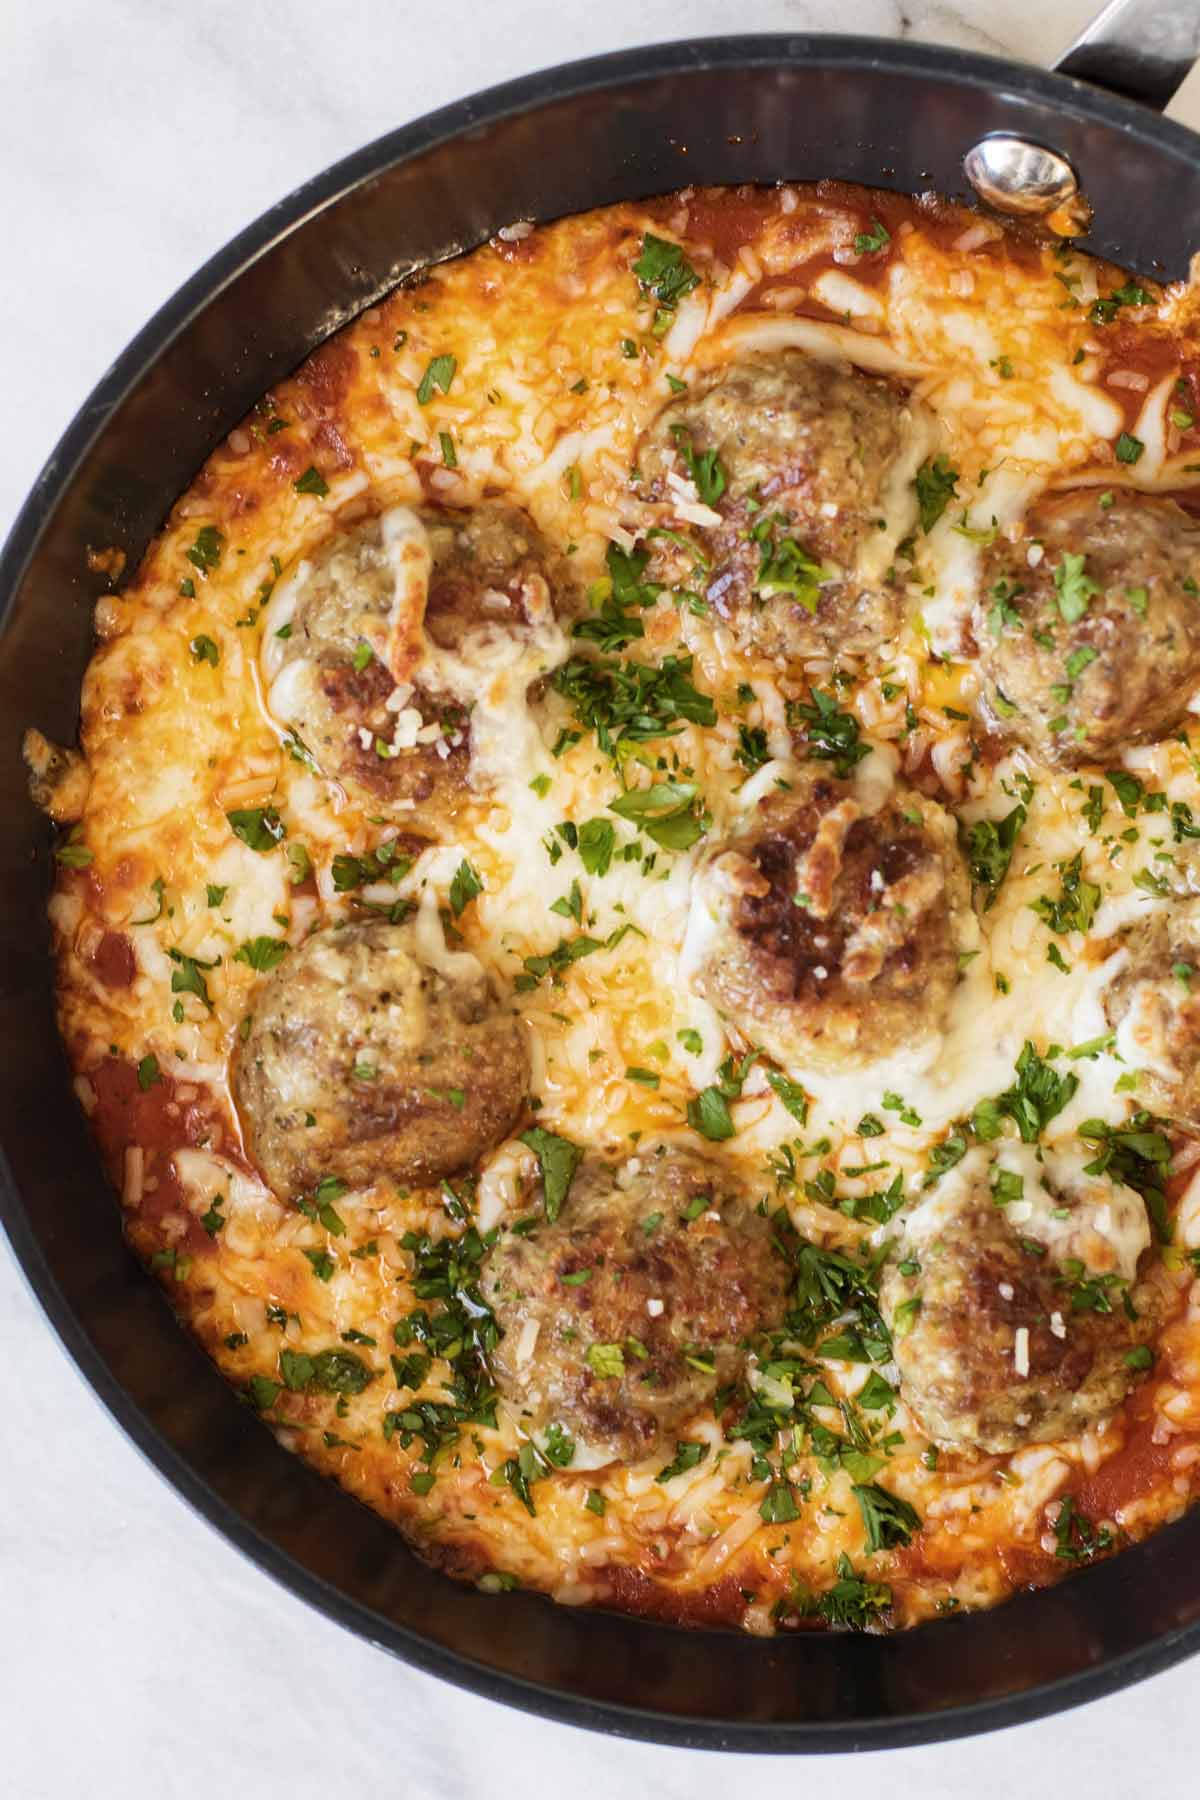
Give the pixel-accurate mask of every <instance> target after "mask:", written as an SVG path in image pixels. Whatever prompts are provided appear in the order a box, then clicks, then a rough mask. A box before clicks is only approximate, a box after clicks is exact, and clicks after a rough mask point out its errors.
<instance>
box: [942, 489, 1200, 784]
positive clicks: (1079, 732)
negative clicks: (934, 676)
mask: <svg viewBox="0 0 1200 1800" xmlns="http://www.w3.org/2000/svg"><path fill="white" fill-rule="evenodd" d="M1028 539H1033V540H1036V542H1037V544H1038V545H1039V546H1040V549H1041V555H1040V558H1038V559H1037V560H1036V561H1035V562H1034V564H1033V566H1032V567H1031V566H1030V556H1031V554H1032V555H1034V556H1035V557H1036V556H1037V551H1036V549H1034V550H1032V551H1031V547H1030V543H1029V541H1028ZM1028 539H1026V540H1022V541H1021V542H1020V543H1017V544H1012V543H1009V542H1007V541H1006V540H1004V539H1000V540H998V541H997V542H996V543H995V544H993V545H992V547H991V549H990V550H989V551H988V552H987V553H986V555H985V558H984V563H983V586H982V594H983V599H982V601H981V603H980V607H979V612H980V614H981V615H982V616H980V617H979V618H978V619H977V621H976V636H977V638H978V640H979V643H980V644H981V646H982V651H981V657H980V662H981V668H982V672H983V676H984V684H985V688H984V692H985V704H986V706H987V709H988V712H989V714H990V715H991V719H992V721H993V722H994V724H995V726H996V728H997V730H998V731H1000V732H1001V733H1003V735H1004V736H1005V737H1008V738H1011V739H1013V740H1014V741H1015V742H1017V743H1020V744H1023V745H1025V746H1026V748H1027V749H1029V750H1032V751H1033V753H1034V754H1035V755H1036V756H1038V757H1040V758H1041V759H1042V760H1043V761H1045V762H1049V763H1055V764H1057V765H1058V766H1059V767H1061V768H1076V767H1078V765H1079V764H1080V763H1086V762H1096V761H1100V760H1102V759H1104V758H1107V757H1112V756H1114V755H1116V754H1117V753H1118V752H1119V751H1120V750H1121V748H1122V746H1123V745H1125V744H1133V743H1141V742H1148V741H1153V740H1154V739H1157V738H1162V737H1166V736H1167V734H1168V733H1169V732H1171V731H1173V730H1174V729H1175V727H1176V726H1177V725H1179V724H1180V722H1181V721H1182V719H1183V718H1184V715H1185V714H1186V712H1187V709H1188V701H1189V700H1190V698H1191V696H1192V693H1193V690H1194V689H1195V687H1196V685H1197V683H1198V682H1200V598H1198V597H1197V590H1196V585H1195V584H1196V583H1197V582H1198V581H1200V525H1197V523H1196V522H1195V521H1194V520H1193V519H1191V518H1189V517H1188V515H1187V513H1185V512H1184V511H1183V509H1182V507H1179V506H1177V505H1176V504H1175V502H1174V501H1173V500H1158V499H1152V498H1150V497H1148V496H1146V495H1144V494H1133V493H1122V492H1119V491H1117V492H1113V493H1101V492H1099V491H1097V490H1096V489H1088V490H1087V491H1080V492H1077V493H1073V494H1068V495H1065V496H1064V497H1061V498H1057V499H1052V500H1048V501H1045V502H1044V503H1043V504H1041V505H1040V506H1038V507H1036V508H1035V509H1034V510H1033V512H1032V513H1031V515H1030V518H1029V520H1028Z"/></svg>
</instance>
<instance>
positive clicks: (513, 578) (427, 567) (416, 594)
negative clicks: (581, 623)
mask: <svg viewBox="0 0 1200 1800" xmlns="http://www.w3.org/2000/svg"><path fill="white" fill-rule="evenodd" d="M570 587H571V582H570V578H569V575H568V573H567V569H566V565H565V562H564V560H563V558H561V557H560V556H559V555H558V554H557V553H556V552H555V551H553V550H552V549H551V547H550V545H549V544H548V543H547V541H546V539H545V538H544V537H543V536H542V534H541V533H540V532H539V531H538V529H537V527H536V526H535V525H534V523H533V521H532V520H531V519H530V518H529V517H528V515H527V514H526V513H524V512H523V511H521V510H520V509H519V508H517V507H515V506H511V505H508V504H507V503H505V502H501V501H484V502H481V503H480V505H478V506H477V507H475V508H473V509H471V510H467V511H458V510H448V509H447V510H438V509H435V508H432V507H424V508H422V509H421V510H420V511H412V510H410V509H409V508H407V507H393V508H392V509H391V510H390V511H388V512H385V513H383V514H381V515H379V516H378V517H374V518H370V519H366V520H364V521H363V522H362V523H361V524H359V525H356V526H354V527H353V528H352V529H351V530H349V531H346V532H341V533H338V534H337V535H335V536H334V537H333V538H331V539H330V540H329V541H328V543H326V544H325V545H323V546H322V547H321V548H320V549H319V550H318V551H317V552H316V553H315V555H314V556H312V557H311V558H309V559H307V560H306V561H305V562H303V563H301V564H300V565H299V566H298V568H297V569H296V570H294V571H291V572H289V574H288V575H287V576H285V577H284V578H283V580H282V581H281V582H279V583H278V584H277V587H276V590H275V594H274V595H273V597H272V601H271V605H270V607H269V608H268V612H267V618H266V621H265V635H264V640H263V664H264V671H265V673H266V676H267V680H268V686H269V702H270V705H271V707H272V710H273V711H274V712H275V713H276V715H277V716H278V717H279V718H281V719H282V720H283V721H284V722H285V723H286V724H288V725H290V726H292V727H293V728H294V730H295V732H296V734H297V736H298V737H299V739H300V746H301V747H302V748H301V754H302V753H303V751H304V750H307V751H308V752H309V753H310V754H311V756H312V757H313V758H314V759H315V761H316V763H317V765H318V767H319V768H320V769H321V770H322V772H323V773H325V774H327V775H329V776H331V777H333V778H335V779H337V780H338V781H340V782H342V783H343V784H344V785H346V786H347V787H349V788H350V789H352V790H353V791H355V792H356V793H357V794H358V795H359V796H360V797H361V798H363V799H365V800H366V801H368V802H370V803H373V804H375V805H377V806H378V805H380V804H382V805H384V806H391V807H396V808H400V809H404V810H408V809H412V808H418V809H422V810H426V811H430V812H436V813H444V814H448V815H450V816H453V814H454V813H455V812H456V810H457V809H458V808H459V807H460V806H461V805H462V804H463V803H464V801H465V800H466V799H467V798H468V796H469V794H470V791H471V773H472V769H471V749H472V741H471V717H470V712H471V701H472V699H473V693H474V690H473V689H472V688H471V684H470V683H469V682H465V683H464V682H463V681H462V680H458V681H457V682H451V681H450V679H449V675H448V670H450V669H452V668H453V661H454V659H455V658H458V657H460V656H461V655H462V653H463V651H464V649H466V648H470V647H472V646H474V647H476V648H480V649H482V647H483V646H484V645H485V644H486V643H487V642H489V641H495V640H498V639H500V638H502V637H504V638H509V639H512V638H517V639H521V638H530V639H532V638H533V637H534V635H535V634H536V633H537V632H538V631H539V630H544V629H545V627H546V625H547V623H550V624H551V625H552V623H553V619H554V617H555V613H556V610H557V606H558V604H559V602H560V601H561V600H562V598H563V597H564V596H565V595H566V594H567V593H568V592H569V590H570ZM439 652H440V653H443V654H441V655H439ZM448 659H449V660H448ZM456 673H457V674H459V675H461V670H459V671H456Z"/></svg>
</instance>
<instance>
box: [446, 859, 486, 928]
mask: <svg viewBox="0 0 1200 1800" xmlns="http://www.w3.org/2000/svg"><path fill="white" fill-rule="evenodd" d="M482 892H483V880H482V878H481V876H480V874H479V871H478V870H477V869H476V868H474V867H473V866H472V864H471V863H469V862H468V861H467V860H466V858H465V857H464V858H463V860H462V862H460V863H459V865H458V867H457V869H455V871H454V877H453V879H452V881H451V883H450V911H451V912H452V913H453V914H454V917H455V918H456V919H458V918H461V917H462V914H463V913H464V912H465V911H466V909H467V907H468V906H469V905H470V903H471V901H472V900H474V899H476V898H477V897H478V895H480V894H482Z"/></svg>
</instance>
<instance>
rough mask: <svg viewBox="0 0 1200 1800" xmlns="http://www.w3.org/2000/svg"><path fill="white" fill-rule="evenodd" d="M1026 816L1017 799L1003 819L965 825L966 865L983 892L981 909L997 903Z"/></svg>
mask: <svg viewBox="0 0 1200 1800" xmlns="http://www.w3.org/2000/svg"><path fill="white" fill-rule="evenodd" d="M1027 817H1028V814H1027V812H1026V810H1025V807H1024V806H1023V805H1021V804H1020V802H1018V803H1017V805H1016V806H1014V807H1013V809H1012V811H1011V812H1010V813H1006V814H1005V816H1004V818H1002V819H976V820H975V821H974V823H973V824H971V825H969V826H968V827H967V831H966V851H967V866H968V868H969V870H970V873H971V880H972V881H973V882H974V884H975V886H976V887H978V888H981V889H982V890H983V892H984V894H985V895H986V899H985V900H984V903H983V910H984V912H987V911H989V909H990V908H991V907H993V906H994V905H995V904H996V897H997V895H998V894H999V892H1000V888H1001V885H1002V883H1003V881H1004V877H1005V876H1006V875H1007V874H1008V871H1009V868H1010V866H1011V864H1012V857H1013V850H1014V849H1015V848H1016V842H1017V838H1018V837H1019V836H1020V833H1021V827H1022V826H1023V825H1024V823H1025V820H1026V818H1027Z"/></svg>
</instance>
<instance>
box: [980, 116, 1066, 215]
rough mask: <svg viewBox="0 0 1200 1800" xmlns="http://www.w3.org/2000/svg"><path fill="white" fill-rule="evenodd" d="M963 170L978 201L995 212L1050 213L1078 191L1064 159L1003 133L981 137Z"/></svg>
mask: <svg viewBox="0 0 1200 1800" xmlns="http://www.w3.org/2000/svg"><path fill="white" fill-rule="evenodd" d="M963 169H964V171H965V173H966V177H967V180H968V181H969V182H970V184H971V186H972V187H973V188H974V189H975V192H976V193H977V194H978V195H979V198H980V199H981V200H985V201H986V202H987V204H988V205H989V206H994V207H995V208H996V210H997V211H998V212H1006V213H1025V214H1027V215H1028V214H1038V213H1052V212H1054V211H1055V210H1056V209H1057V208H1058V207H1060V206H1063V205H1065V204H1066V202H1067V201H1068V200H1073V199H1074V197H1075V195H1076V194H1077V193H1078V191H1079V183H1078V181H1077V180H1076V178H1075V171H1074V169H1073V168H1072V167H1071V165H1070V163H1069V162H1068V161H1067V159H1066V157H1065V156H1060V155H1059V154H1058V152H1057V151H1056V150H1047V149H1045V147H1044V146H1043V145H1041V144H1033V143H1030V141H1029V139H1028V138H1021V137H1010V136H1009V135H1008V134H1007V133H1004V132H997V133H996V134H995V135H994V136H992V137H985V138H981V139H980V141H979V142H978V143H977V144H976V145H975V146H974V148H973V149H971V150H968V151H967V154H966V156H965V157H964V158H963Z"/></svg>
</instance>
